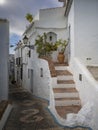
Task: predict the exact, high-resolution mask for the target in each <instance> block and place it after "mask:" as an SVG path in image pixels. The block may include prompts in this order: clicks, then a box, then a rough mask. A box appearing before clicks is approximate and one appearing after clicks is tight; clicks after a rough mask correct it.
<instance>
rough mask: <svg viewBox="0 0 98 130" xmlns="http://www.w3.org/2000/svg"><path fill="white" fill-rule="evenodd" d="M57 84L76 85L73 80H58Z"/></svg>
mask: <svg viewBox="0 0 98 130" xmlns="http://www.w3.org/2000/svg"><path fill="white" fill-rule="evenodd" d="M57 84H75V82H74V81H73V80H57Z"/></svg>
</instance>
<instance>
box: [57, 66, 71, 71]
mask: <svg viewBox="0 0 98 130" xmlns="http://www.w3.org/2000/svg"><path fill="white" fill-rule="evenodd" d="M55 70H69V67H68V66H55Z"/></svg>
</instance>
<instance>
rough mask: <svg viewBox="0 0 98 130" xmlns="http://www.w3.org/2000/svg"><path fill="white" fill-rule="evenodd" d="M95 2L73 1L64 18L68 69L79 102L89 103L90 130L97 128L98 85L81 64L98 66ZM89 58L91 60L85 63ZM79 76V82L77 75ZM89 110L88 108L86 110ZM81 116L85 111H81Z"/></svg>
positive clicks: (97, 2)
mask: <svg viewBox="0 0 98 130" xmlns="http://www.w3.org/2000/svg"><path fill="white" fill-rule="evenodd" d="M97 6H98V1H96V0H94V1H92V0H86V1H85V0H82V1H80V0H74V1H73V3H72V6H71V10H70V12H69V16H68V24H69V25H70V27H71V28H70V29H71V30H70V43H71V58H70V61H71V62H70V69H71V71H72V72H73V76H74V80H75V83H76V87H77V89H78V91H79V94H80V98H81V103H82V105H85V104H86V103H88V102H90V103H93V105H94V106H93V109H92V111H91V112H89V114H91V113H93V114H92V118H91V120H90V121H92V123H89V122H88V124H89V126H91V127H92V128H93V129H94V130H97V129H98V125H97V120H98V114H97V109H98V101H97V99H98V94H97V92H98V83H97V82H96V81H95V80H94V78H93V77H92V76H91V74H90V73H89V71H88V70H87V68H86V67H85V65H98V60H97V55H98V50H97V48H98V44H97V43H98V38H97V36H98V29H97V28H96V27H97V23H98V14H97V12H98V11H97V9H98V8H97ZM87 58H91V60H87ZM80 74H82V81H80V80H79V75H80ZM88 109H89V108H88ZM84 113H85V112H84Z"/></svg>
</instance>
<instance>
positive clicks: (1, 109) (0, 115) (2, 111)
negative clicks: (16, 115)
mask: <svg viewBox="0 0 98 130" xmlns="http://www.w3.org/2000/svg"><path fill="white" fill-rule="evenodd" d="M11 110H12V103H11V102H10V101H7V100H2V101H1V102H0V130H2V129H3V127H4V125H5V123H6V120H7V118H8V116H9V114H10V112H11Z"/></svg>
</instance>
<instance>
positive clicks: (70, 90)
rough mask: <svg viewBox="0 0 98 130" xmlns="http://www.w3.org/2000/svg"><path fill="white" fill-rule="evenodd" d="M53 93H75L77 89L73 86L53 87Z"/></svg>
mask: <svg viewBox="0 0 98 130" xmlns="http://www.w3.org/2000/svg"><path fill="white" fill-rule="evenodd" d="M53 92H54V93H61V94H62V93H75V92H77V90H76V89H75V88H53Z"/></svg>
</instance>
